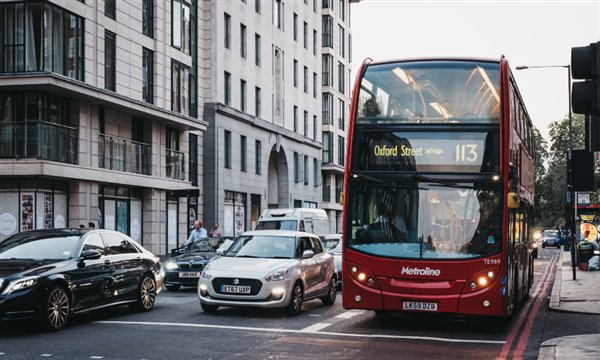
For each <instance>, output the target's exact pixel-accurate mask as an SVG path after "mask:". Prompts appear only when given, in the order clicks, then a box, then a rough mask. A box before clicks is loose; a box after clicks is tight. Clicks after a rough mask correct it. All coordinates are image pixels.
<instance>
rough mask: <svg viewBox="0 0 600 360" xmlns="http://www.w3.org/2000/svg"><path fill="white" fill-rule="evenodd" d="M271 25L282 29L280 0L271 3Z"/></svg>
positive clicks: (281, 5)
mask: <svg viewBox="0 0 600 360" xmlns="http://www.w3.org/2000/svg"><path fill="white" fill-rule="evenodd" d="M273 25H275V26H277V28H278V29H280V30H281V29H283V3H282V1H281V0H275V1H273Z"/></svg>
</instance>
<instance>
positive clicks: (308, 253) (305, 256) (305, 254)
mask: <svg viewBox="0 0 600 360" xmlns="http://www.w3.org/2000/svg"><path fill="white" fill-rule="evenodd" d="M314 256H315V252H314V251H312V250H305V251H304V252H303V253H302V258H303V259H310V258H312V257H314Z"/></svg>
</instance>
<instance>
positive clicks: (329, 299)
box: [321, 276, 337, 305]
mask: <svg viewBox="0 0 600 360" xmlns="http://www.w3.org/2000/svg"><path fill="white" fill-rule="evenodd" d="M336 297H337V279H336V278H335V276H333V277H331V280H329V286H328V289H327V295H326V296H323V297H322V298H321V301H323V304H324V305H333V303H334V302H335V299H336Z"/></svg>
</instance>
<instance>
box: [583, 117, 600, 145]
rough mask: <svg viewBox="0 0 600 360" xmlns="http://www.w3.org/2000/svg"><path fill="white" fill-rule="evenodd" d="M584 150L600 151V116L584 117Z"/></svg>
mask: <svg viewBox="0 0 600 360" xmlns="http://www.w3.org/2000/svg"><path fill="white" fill-rule="evenodd" d="M585 148H586V149H587V150H589V151H591V152H596V151H600V116H597V115H588V116H586V119H585Z"/></svg>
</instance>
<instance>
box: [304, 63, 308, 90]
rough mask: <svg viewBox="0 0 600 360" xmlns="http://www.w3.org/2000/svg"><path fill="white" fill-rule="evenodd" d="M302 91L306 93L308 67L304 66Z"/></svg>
mask: <svg viewBox="0 0 600 360" xmlns="http://www.w3.org/2000/svg"><path fill="white" fill-rule="evenodd" d="M304 93H305V94H308V68H307V67H306V66H305V67H304Z"/></svg>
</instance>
